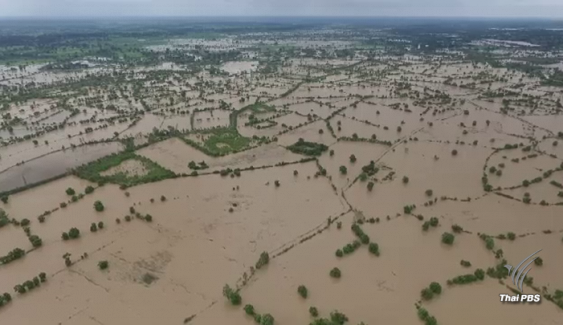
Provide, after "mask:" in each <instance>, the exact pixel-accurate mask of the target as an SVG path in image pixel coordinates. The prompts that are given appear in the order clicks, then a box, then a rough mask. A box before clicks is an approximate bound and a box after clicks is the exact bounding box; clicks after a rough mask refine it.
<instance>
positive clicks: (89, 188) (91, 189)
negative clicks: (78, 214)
mask: <svg viewBox="0 0 563 325" xmlns="http://www.w3.org/2000/svg"><path fill="white" fill-rule="evenodd" d="M93 192H94V188H93V187H92V186H86V189H85V190H84V193H86V194H90V193H93Z"/></svg>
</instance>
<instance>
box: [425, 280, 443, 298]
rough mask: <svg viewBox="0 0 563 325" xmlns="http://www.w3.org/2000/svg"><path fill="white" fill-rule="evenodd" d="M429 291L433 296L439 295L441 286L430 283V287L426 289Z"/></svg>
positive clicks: (436, 283)
mask: <svg viewBox="0 0 563 325" xmlns="http://www.w3.org/2000/svg"><path fill="white" fill-rule="evenodd" d="M428 288H429V289H430V291H432V292H433V293H434V294H437V295H439V294H441V293H442V286H441V285H440V284H439V283H438V282H432V283H430V286H429V287H428Z"/></svg>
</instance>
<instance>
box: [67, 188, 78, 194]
mask: <svg viewBox="0 0 563 325" xmlns="http://www.w3.org/2000/svg"><path fill="white" fill-rule="evenodd" d="M75 193H76V191H75V190H74V189H73V188H72V187H69V188H67V189H66V194H67V195H74V194H75Z"/></svg>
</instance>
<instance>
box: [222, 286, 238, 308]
mask: <svg viewBox="0 0 563 325" xmlns="http://www.w3.org/2000/svg"><path fill="white" fill-rule="evenodd" d="M223 296H224V297H225V298H227V299H228V300H229V301H230V302H231V304H232V305H233V306H238V305H240V303H241V302H242V298H241V296H240V294H239V293H238V292H237V291H234V290H233V289H231V287H230V286H229V285H228V284H225V286H224V287H223Z"/></svg>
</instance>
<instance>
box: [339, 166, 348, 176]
mask: <svg viewBox="0 0 563 325" xmlns="http://www.w3.org/2000/svg"><path fill="white" fill-rule="evenodd" d="M339 170H340V173H341V174H342V175H346V174H347V173H348V168H346V166H340V168H339Z"/></svg>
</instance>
